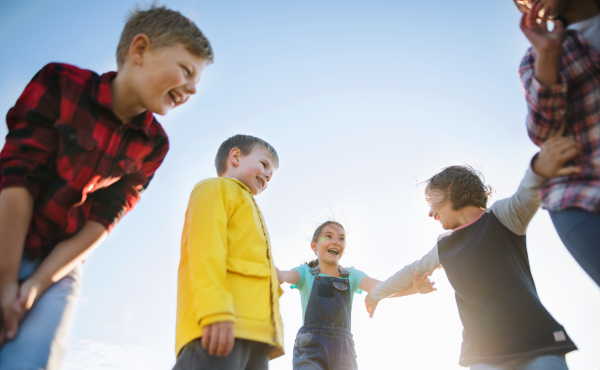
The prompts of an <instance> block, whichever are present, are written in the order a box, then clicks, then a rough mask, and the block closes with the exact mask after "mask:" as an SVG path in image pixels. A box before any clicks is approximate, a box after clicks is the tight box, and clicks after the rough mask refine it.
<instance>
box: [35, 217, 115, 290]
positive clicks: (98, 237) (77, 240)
mask: <svg viewBox="0 0 600 370" xmlns="http://www.w3.org/2000/svg"><path fill="white" fill-rule="evenodd" d="M107 235H108V231H106V228H105V227H104V226H102V225H101V224H100V223H98V222H95V221H88V222H87V223H86V224H85V226H84V227H83V229H81V230H80V231H79V232H78V233H76V234H75V235H73V236H72V237H71V238H69V239H66V240H63V241H62V242H60V243H59V244H57V245H56V247H54V249H53V250H52V252H50V254H49V255H48V257H46V258H45V259H44V261H43V262H42V264H41V265H40V267H39V268H38V269H37V270H36V271H35V273H34V274H33V275H32V276H31V279H34V280H35V281H36V283H37V284H38V286H39V290H40V292H39V295H41V294H42V293H44V292H45V291H46V290H47V289H48V288H49V287H50V286H51V285H52V284H54V283H56V282H57V281H59V280H60V279H62V278H63V277H64V276H65V275H67V274H68V273H69V272H70V271H71V270H73V269H74V268H75V266H76V265H77V264H78V263H80V262H82V261H83V260H84V259H85V258H86V257H87V256H88V255H89V254H90V252H91V251H92V250H93V249H94V248H96V247H97V246H98V245H99V244H100V243H101V242H102V241H103V240H104V238H106V236H107Z"/></svg>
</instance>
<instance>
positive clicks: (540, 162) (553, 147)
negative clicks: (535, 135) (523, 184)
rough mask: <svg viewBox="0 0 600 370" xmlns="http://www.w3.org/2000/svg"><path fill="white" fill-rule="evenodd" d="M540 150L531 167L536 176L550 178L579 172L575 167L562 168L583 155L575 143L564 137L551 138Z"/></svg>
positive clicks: (579, 169)
mask: <svg viewBox="0 0 600 370" xmlns="http://www.w3.org/2000/svg"><path fill="white" fill-rule="evenodd" d="M540 149H541V150H540V152H539V153H538V154H537V155H536V156H535V158H534V160H533V163H532V165H531V167H532V168H533V172H535V173H537V174H538V175H540V176H544V177H548V178H550V177H558V176H567V175H573V174H576V173H579V172H581V168H579V167H577V166H567V167H564V165H565V163H567V162H568V161H570V160H572V159H574V158H576V157H579V156H580V155H582V154H583V153H582V151H581V145H579V144H578V143H577V142H575V141H573V140H571V139H568V138H566V137H552V138H550V139H548V140H546V141H545V142H544V143H543V144H542V146H541V147H540Z"/></svg>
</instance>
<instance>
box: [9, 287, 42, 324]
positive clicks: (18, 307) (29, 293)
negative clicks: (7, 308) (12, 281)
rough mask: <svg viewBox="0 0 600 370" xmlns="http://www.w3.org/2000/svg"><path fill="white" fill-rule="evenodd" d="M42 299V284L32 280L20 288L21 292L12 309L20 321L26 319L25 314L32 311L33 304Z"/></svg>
mask: <svg viewBox="0 0 600 370" xmlns="http://www.w3.org/2000/svg"><path fill="white" fill-rule="evenodd" d="M39 297H40V284H38V282H37V281H35V280H34V279H32V278H29V279H27V280H25V281H24V282H23V283H21V286H20V287H19V292H18V295H17V298H16V300H15V302H14V303H13V304H12V306H11V307H12V309H13V311H14V312H15V314H16V315H17V317H18V318H19V321H21V320H22V319H23V317H25V314H26V313H27V312H28V311H29V310H30V309H31V307H32V306H33V303H34V302H36V300H37V299H38V298H39Z"/></svg>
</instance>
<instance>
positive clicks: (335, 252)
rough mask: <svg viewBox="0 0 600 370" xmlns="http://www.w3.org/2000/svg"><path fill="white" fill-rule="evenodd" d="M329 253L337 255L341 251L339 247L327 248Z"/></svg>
mask: <svg viewBox="0 0 600 370" xmlns="http://www.w3.org/2000/svg"><path fill="white" fill-rule="evenodd" d="M327 253H331V254H335V255H336V256H337V255H339V254H340V251H339V250H337V249H333V248H330V249H328V250H327Z"/></svg>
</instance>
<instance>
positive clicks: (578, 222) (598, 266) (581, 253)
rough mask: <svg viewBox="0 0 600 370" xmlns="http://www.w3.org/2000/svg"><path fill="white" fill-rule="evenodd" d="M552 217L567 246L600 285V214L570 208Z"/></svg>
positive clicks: (553, 213)
mask: <svg viewBox="0 0 600 370" xmlns="http://www.w3.org/2000/svg"><path fill="white" fill-rule="evenodd" d="M550 217H551V218H552V223H553V224H554V227H555V228H556V231H557V232H558V235H559V236H560V239H561V240H562V242H563V243H564V245H565V247H567V249H568V250H569V252H571V254H572V255H573V257H574V258H575V260H576V261H577V262H578V263H579V265H580V266H581V267H582V268H583V269H584V270H585V272H587V273H588V275H590V277H591V278H592V279H594V281H595V282H596V284H598V285H600V214H596V213H592V212H588V211H584V210H583V209H579V208H568V209H566V210H564V211H559V212H550Z"/></svg>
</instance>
